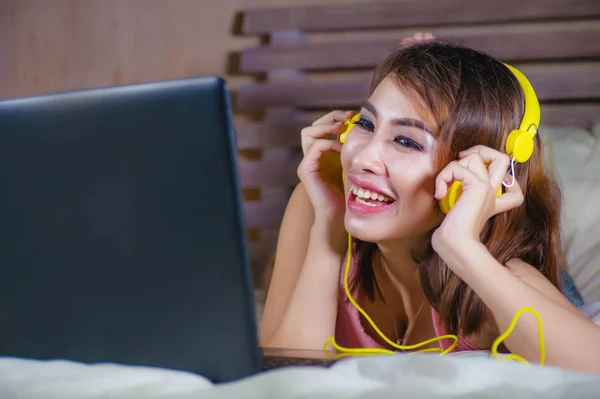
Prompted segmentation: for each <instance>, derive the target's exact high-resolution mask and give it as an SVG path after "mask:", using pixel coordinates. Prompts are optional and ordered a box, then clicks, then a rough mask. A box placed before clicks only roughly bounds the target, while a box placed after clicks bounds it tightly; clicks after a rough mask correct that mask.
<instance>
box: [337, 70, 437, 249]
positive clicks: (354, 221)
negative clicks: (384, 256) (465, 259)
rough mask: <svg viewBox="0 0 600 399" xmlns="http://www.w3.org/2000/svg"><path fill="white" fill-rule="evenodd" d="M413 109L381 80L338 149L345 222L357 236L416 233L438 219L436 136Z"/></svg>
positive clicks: (375, 237) (389, 83) (373, 239)
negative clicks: (435, 160) (339, 149)
mask: <svg viewBox="0 0 600 399" xmlns="http://www.w3.org/2000/svg"><path fill="white" fill-rule="evenodd" d="M417 109H418V108H416V107H414V106H413V102H411V99H410V98H407V97H406V95H405V94H404V93H402V92H401V91H400V90H399V89H398V87H397V86H396V83H394V81H392V80H391V79H390V78H387V79H385V80H383V81H382V82H381V83H380V84H379V86H378V87H377V89H376V90H375V91H374V92H373V94H372V95H371V97H370V98H369V100H368V101H367V102H366V103H365V104H364V105H363V106H362V108H361V110H360V114H361V117H360V119H359V121H358V122H357V124H356V125H355V126H354V128H353V129H352V130H351V131H350V134H349V135H348V137H347V139H346V141H345V143H344V145H343V147H342V153H341V161H342V168H343V170H344V175H345V179H344V191H345V194H346V201H347V202H346V205H347V206H346V216H345V224H346V229H347V231H348V233H350V234H351V235H352V236H354V237H356V238H358V239H361V240H363V241H368V242H375V243H381V242H385V241H389V240H395V239H400V238H408V237H417V236H421V235H422V234H423V233H425V232H427V231H428V230H430V229H432V228H433V227H435V226H436V225H437V224H438V223H439V222H440V221H441V214H440V212H439V211H436V200H435V198H434V196H433V194H434V181H435V177H436V175H435V170H434V150H435V145H436V139H435V136H434V135H433V132H432V130H431V128H430V127H429V126H428V125H427V123H426V122H425V119H424V118H423V116H422V115H421V114H420V113H419V112H417Z"/></svg>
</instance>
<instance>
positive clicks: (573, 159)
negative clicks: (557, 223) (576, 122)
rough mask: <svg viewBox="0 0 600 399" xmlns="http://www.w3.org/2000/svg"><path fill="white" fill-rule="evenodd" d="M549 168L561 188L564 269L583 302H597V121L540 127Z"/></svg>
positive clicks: (599, 221)
mask: <svg viewBox="0 0 600 399" xmlns="http://www.w3.org/2000/svg"><path fill="white" fill-rule="evenodd" d="M540 135H541V138H542V141H543V143H544V148H545V153H546V161H547V167H548V170H549V171H550V172H551V173H552V174H553V175H554V176H555V177H556V178H557V180H558V182H559V184H560V185H561V188H562V191H563V201H564V204H563V205H564V209H563V215H562V217H563V221H562V228H563V246H564V247H563V249H564V251H565V255H566V261H567V270H568V271H569V273H570V274H571V276H572V277H573V279H574V281H575V285H576V286H577V288H579V291H580V292H581V295H582V296H583V299H584V301H585V302H586V303H590V302H596V301H600V206H598V205H597V201H598V200H599V199H600V177H599V176H600V175H599V174H598V171H600V145H599V142H600V124H599V125H597V126H595V127H594V128H593V129H591V130H589V131H588V130H585V129H582V128H574V127H542V128H540Z"/></svg>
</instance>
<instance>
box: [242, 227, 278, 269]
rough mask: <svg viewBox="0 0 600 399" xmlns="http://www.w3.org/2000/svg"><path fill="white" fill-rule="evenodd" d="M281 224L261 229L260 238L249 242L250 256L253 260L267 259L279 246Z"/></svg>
mask: <svg viewBox="0 0 600 399" xmlns="http://www.w3.org/2000/svg"><path fill="white" fill-rule="evenodd" d="M278 235H279V226H277V227H276V228H271V229H263V230H261V234H260V240H259V241H254V242H249V243H248V244H249V249H250V257H251V258H252V259H253V261H266V260H267V259H268V258H269V257H270V256H271V255H272V254H273V252H274V251H275V249H276V247H277V238H278Z"/></svg>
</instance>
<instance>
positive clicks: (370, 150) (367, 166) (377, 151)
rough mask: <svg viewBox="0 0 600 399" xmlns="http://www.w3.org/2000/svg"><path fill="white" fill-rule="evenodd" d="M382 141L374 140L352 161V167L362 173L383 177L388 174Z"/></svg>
mask: <svg viewBox="0 0 600 399" xmlns="http://www.w3.org/2000/svg"><path fill="white" fill-rule="evenodd" d="M382 144H383V142H382V140H379V139H376V138H372V139H371V140H370V141H369V142H368V143H367V145H366V146H364V147H363V148H362V149H361V150H360V151H358V152H357V153H356V154H355V155H354V158H353V159H352V166H353V167H354V169H355V170H359V171H361V172H366V173H373V174H376V175H383V174H385V173H386V167H385V163H384V162H383V159H382V154H383V151H382V149H383V148H382Z"/></svg>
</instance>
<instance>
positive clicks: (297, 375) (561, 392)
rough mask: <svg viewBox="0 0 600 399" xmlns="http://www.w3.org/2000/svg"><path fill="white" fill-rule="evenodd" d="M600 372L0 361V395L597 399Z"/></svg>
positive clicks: (23, 398) (479, 364)
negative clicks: (239, 373)
mask: <svg viewBox="0 0 600 399" xmlns="http://www.w3.org/2000/svg"><path fill="white" fill-rule="evenodd" d="M598 392H600V375H589V374H583V373H574V372H568V371H564V370H560V369H557V368H552V367H539V366H533V365H523V364H520V363H515V362H502V361H498V360H494V359H490V358H488V356H487V354H485V353H475V354H470V355H468V356H467V355H463V356H460V355H454V356H445V357H440V356H437V355H434V354H412V355H390V356H379V357H363V358H355V359H347V360H342V361H339V362H338V363H336V364H335V365H333V366H332V367H331V368H329V369H326V368H321V367H316V366H313V367H308V366H307V367H295V368H284V369H278V370H274V371H270V372H266V373H262V374H259V375H256V376H253V377H250V378H247V379H244V380H240V381H237V382H232V383H228V384H220V385H213V384H211V383H210V382H208V381H207V380H206V379H204V378H202V377H199V376H195V375H193V374H189V373H183V372H176V371H170V370H161V369H152V368H144V367H132V366H125V365H115V364H100V365H84V364H81V363H76V362H67V361H33V360H25V359H15V358H2V359H0V397H1V398H3V399H108V398H110V399H198V398H207V399H210V398H215V399H234V398H235V399H244V398H281V399H285V398H290V399H291V398H298V399H300V398H372V399H384V398H385V399H387V398H401V397H406V398H420V397H426V398H432V399H437V398H444V399H447V398H459V397H460V398H474V397H477V398H483V397H485V398H502V399H505V398H507V397H514V398H522V399H524V398H546V399H548V398H567V397H575V398H598Z"/></svg>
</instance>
